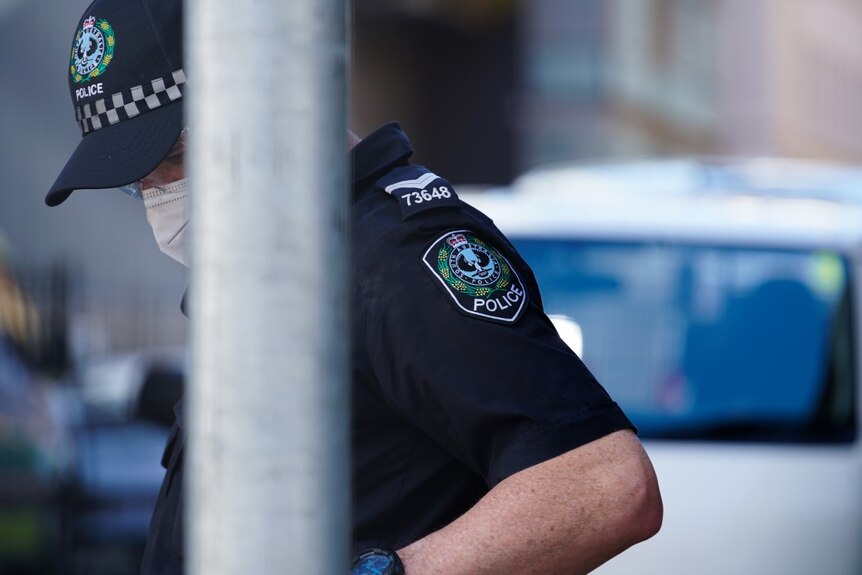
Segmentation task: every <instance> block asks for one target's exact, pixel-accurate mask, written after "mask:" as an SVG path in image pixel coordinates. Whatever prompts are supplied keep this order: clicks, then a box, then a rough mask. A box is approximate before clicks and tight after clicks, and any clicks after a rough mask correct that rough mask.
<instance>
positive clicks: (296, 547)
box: [186, 0, 350, 575]
mask: <svg viewBox="0 0 862 575" xmlns="http://www.w3.org/2000/svg"><path fill="white" fill-rule="evenodd" d="M344 2H345V0H256V1H255V2H224V1H217V0H188V6H187V17H186V22H187V33H188V34H187V38H188V42H187V46H188V50H189V64H190V65H189V70H188V76H189V86H190V89H191V91H192V94H191V100H190V114H189V126H190V136H191V178H192V183H193V189H192V194H191V196H192V199H193V202H194V205H193V210H194V212H193V213H194V215H193V217H192V225H193V226H194V227H195V236H194V245H193V250H192V260H191V268H192V274H193V275H192V299H191V317H192V378H191V389H190V394H189V402H188V412H189V420H190V431H189V452H188V455H189V461H188V462H189V463H190V466H189V467H188V472H189V482H188V483H187V487H186V489H187V492H186V494H187V504H188V507H187V514H186V516H187V518H188V522H187V541H188V543H187V550H188V558H189V564H188V572H189V573H191V574H197V575H228V574H230V575H234V574H236V575H239V574H242V575H248V574H249V573H253V574H255V575H268V574H276V573H278V574H279V575H284V574H286V573H319V574H336V573H337V574H343V573H346V572H347V570H348V563H349V557H348V554H349V526H348V523H349V503H350V493H349V485H350V482H349V472H348V467H347V464H348V458H349V435H348V429H349V411H348V401H349V395H348V387H347V376H348V370H347V337H348V335H347V334H348V333H349V328H348V321H347V305H348V304H347V301H348V298H347V295H346V294H347V265H346V258H347V242H348V239H347V209H348V208H347V206H348V201H347V177H346V176H347V153H346V149H347V148H346V133H347V132H346V130H347V126H346V104H345V91H346V83H345V70H346V60H347V46H346V42H345V34H346V10H345V4H344Z"/></svg>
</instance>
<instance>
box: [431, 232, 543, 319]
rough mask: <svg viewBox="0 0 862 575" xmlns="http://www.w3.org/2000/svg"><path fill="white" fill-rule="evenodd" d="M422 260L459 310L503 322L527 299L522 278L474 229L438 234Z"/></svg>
mask: <svg viewBox="0 0 862 575" xmlns="http://www.w3.org/2000/svg"><path fill="white" fill-rule="evenodd" d="M422 261H423V263H424V264H425V266H426V267H427V268H428V270H429V271H430V272H431V275H432V276H434V277H435V278H436V279H437V281H439V282H440V285H441V286H442V287H443V289H444V291H445V292H446V293H448V294H449V296H450V297H451V298H452V300H453V301H454V302H455V304H456V306H457V307H458V309H459V310H460V311H461V312H463V313H465V314H467V315H472V316H478V317H482V318H485V319H490V320H494V321H499V322H503V323H515V322H516V321H518V319H519V318H520V317H521V313H522V312H523V311H524V307H525V305H526V302H527V292H526V290H525V289H524V284H523V283H522V282H521V278H520V277H518V273H517V272H516V271H515V270H514V269H513V268H512V266H511V264H510V263H509V261H508V260H507V259H506V258H505V257H503V255H502V254H500V252H498V251H497V250H496V249H495V248H494V247H493V246H492V245H490V244H489V243H487V242H485V241H483V240H482V239H481V238H479V237H478V236H477V235H476V234H474V233H473V232H471V231H469V230H458V231H454V232H448V233H446V234H444V235H442V236H440V237H439V238H437V239H436V240H435V241H434V243H432V244H431V246H430V247H429V248H428V250H427V251H426V252H425V255H424V256H423V257H422Z"/></svg>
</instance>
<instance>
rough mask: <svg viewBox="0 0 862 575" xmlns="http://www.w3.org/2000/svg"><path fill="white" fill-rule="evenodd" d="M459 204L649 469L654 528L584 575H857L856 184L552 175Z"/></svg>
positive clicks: (696, 168) (859, 217) (561, 170)
mask: <svg viewBox="0 0 862 575" xmlns="http://www.w3.org/2000/svg"><path fill="white" fill-rule="evenodd" d="M461 197H462V198H463V199H464V200H466V201H467V202H468V203H470V204H473V205H475V206H476V207H478V208H479V209H481V210H482V211H484V212H485V213H487V214H488V215H489V216H490V217H491V218H493V219H494V221H495V222H496V224H497V225H498V227H500V229H502V230H503V232H505V233H506V234H507V235H508V236H509V238H510V239H511V240H512V242H513V243H514V244H515V245H516V247H517V248H518V249H519V250H520V252H521V254H522V255H523V256H524V258H525V259H526V261H527V262H528V263H529V264H530V266H531V268H532V269H533V271H534V273H535V274H536V277H537V279H538V281H539V285H540V287H541V289H542V294H543V299H544V305H545V309H546V312H547V313H548V314H549V315H552V316H555V323H556V324H557V325H558V326H561V328H562V329H560V333H561V335H562V336H563V337H564V338H565V337H571V338H572V339H571V341H572V343H571V345H572V347H573V349H576V350H577V351H579V353H580V354H581V357H582V358H583V359H584V361H585V363H586V364H587V365H588V366H589V367H590V369H591V370H592V371H593V373H594V374H595V375H596V377H597V378H598V380H599V381H600V382H602V384H603V385H604V386H605V387H606V388H607V389H608V390H609V391H610V393H611V394H612V395H613V396H614V398H615V399H617V401H618V402H619V403H620V404H621V405H622V406H623V408H624V409H625V411H626V412H627V413H628V415H629V416H630V418H631V419H632V420H633V421H634V422H635V424H636V425H637V426H638V427H639V430H640V435H641V438H642V439H643V440H644V442H645V445H646V448H647V450H648V452H649V454H650V457H651V458H652V461H653V463H654V465H655V467H656V471H657V473H658V477H659V483H660V485H661V490H662V494H663V498H664V503H665V520H664V526H663V528H662V530H661V532H660V533H659V534H658V535H657V536H656V537H655V538H653V539H651V540H649V541H647V542H645V543H643V544H641V545H639V546H637V547H635V548H634V549H631V550H630V551H628V552H627V553H624V554H623V555H621V556H620V557H618V558H616V559H614V560H612V561H611V562H609V563H608V564H607V565H605V566H604V567H602V568H601V569H599V570H598V573H601V574H603V575H617V574H629V575H635V574H636V575H650V574H656V575H658V574H661V575H673V574H686V575H690V574H692V573H696V574H698V575H711V574H715V575H719V574H720V575H753V574H765V575H772V574H778V573H781V574H782V575H789V574H799V575H803V574H804V575H810V574H812V573H824V574H825V573H829V574H830V575H840V574H845V575H858V574H859V573H862V448H860V444H859V440H858V423H857V422H858V414H859V402H860V396H862V394H860V393H859V388H860V374H862V371H860V369H859V358H860V357H862V354H860V342H859V338H858V335H857V334H858V331H859V329H858V328H859V325H860V324H862V316H860V313H862V312H860V307H859V306H858V305H857V303H858V302H859V297H860V295H862V292H860V284H859V282H858V278H859V277H860V272H862V171H859V170H855V169H850V168H842V167H836V166H826V165H818V164H808V163H796V162H790V161H777V160H749V161H739V162H735V161H704V160H667V161H655V162H636V163H628V164H607V165H598V166H595V165H594V166H561V167H557V168H548V169H544V170H540V171H536V172H533V173H530V174H528V175H527V176H525V177H523V178H521V179H520V180H518V181H517V182H516V183H515V184H514V185H513V187H512V189H506V190H491V191H488V192H485V193H475V194H471V193H462V194H461ZM566 334H573V335H571V336H567V335H566Z"/></svg>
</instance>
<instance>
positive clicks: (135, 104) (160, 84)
mask: <svg viewBox="0 0 862 575" xmlns="http://www.w3.org/2000/svg"><path fill="white" fill-rule="evenodd" d="M185 84H186V74H185V72H183V70H182V68H180V69H179V70H177V71H175V72H173V73H172V74H171V75H170V76H165V77H163V78H156V79H155V80H153V81H152V82H150V83H149V84H141V85H140V86H135V87H134V88H132V89H130V90H123V91H122V92H117V93H116V94H112V95H111V96H108V97H106V98H101V99H99V100H96V101H95V102H89V103H87V104H84V105H83V106H75V118H76V119H77V120H78V125H79V126H81V131H82V132H83V133H84V135H85V136H86V135H87V134H89V133H90V132H95V131H96V130H99V129H101V128H104V127H105V126H112V125H114V124H116V123H117V122H122V121H123V120H128V119H130V118H134V117H136V116H140V115H141V114H146V113H147V112H150V111H152V110H155V109H156V108H159V107H161V106H166V105H167V104H170V103H171V102H176V101H177V100H179V99H180V98H182V97H183V90H184V89H185Z"/></svg>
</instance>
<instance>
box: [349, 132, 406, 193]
mask: <svg viewBox="0 0 862 575" xmlns="http://www.w3.org/2000/svg"><path fill="white" fill-rule="evenodd" d="M412 155H413V146H411V145H410V140H408V139H407V135H406V134H405V133H404V131H403V130H402V129H401V124H399V123H398V122H390V123H388V124H384V125H383V126H381V127H380V128H378V129H377V130H375V131H374V132H372V133H371V134H369V135H368V136H367V137H366V138H365V139H363V140H362V141H361V142H359V143H358V144H357V145H356V147H355V148H353V152H352V159H353V185H354V186H356V185H357V184H359V183H361V182H363V181H364V180H367V179H369V178H371V177H372V176H375V175H378V174H380V175H382V173H384V172H386V171H388V169H389V168H391V167H392V166H395V165H397V164H400V163H402V162H404V161H405V160H406V159H407V158H409V157H410V156H412Z"/></svg>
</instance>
